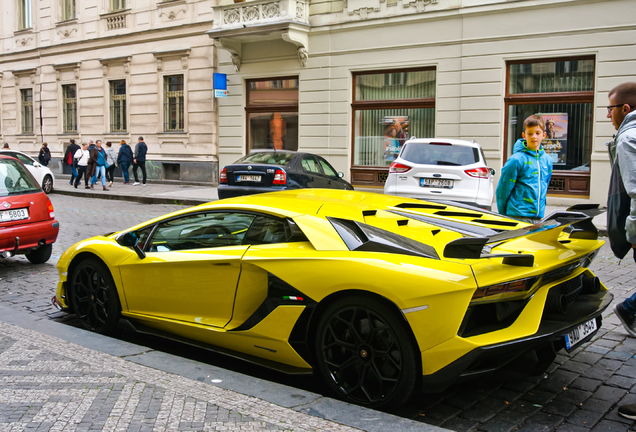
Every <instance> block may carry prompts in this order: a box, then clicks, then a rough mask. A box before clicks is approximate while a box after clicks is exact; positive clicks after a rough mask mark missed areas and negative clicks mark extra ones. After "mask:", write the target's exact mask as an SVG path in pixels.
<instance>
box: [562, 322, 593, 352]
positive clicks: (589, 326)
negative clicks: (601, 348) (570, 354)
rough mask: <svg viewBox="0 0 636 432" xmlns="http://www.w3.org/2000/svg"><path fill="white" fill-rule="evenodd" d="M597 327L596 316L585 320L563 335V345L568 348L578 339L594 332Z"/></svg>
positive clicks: (576, 342) (574, 344)
mask: <svg viewBox="0 0 636 432" xmlns="http://www.w3.org/2000/svg"><path fill="white" fill-rule="evenodd" d="M597 329H598V327H597V326H596V318H593V319H591V320H589V321H588V322H585V323H583V324H581V325H579V326H578V327H576V328H574V329H573V330H572V331H571V332H570V333H568V334H566V335H565V347H566V348H567V349H568V350H570V349H572V348H573V347H575V346H576V344H578V343H579V342H580V341H582V340H583V339H585V338H586V337H588V336H589V335H591V334H592V333H594V332H595V331H596V330H597Z"/></svg>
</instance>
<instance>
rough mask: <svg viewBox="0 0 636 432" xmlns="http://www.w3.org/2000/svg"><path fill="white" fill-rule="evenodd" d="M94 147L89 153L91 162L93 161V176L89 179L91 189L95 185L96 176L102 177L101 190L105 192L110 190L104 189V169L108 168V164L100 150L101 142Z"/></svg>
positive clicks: (97, 142) (103, 152) (101, 149)
mask: <svg viewBox="0 0 636 432" xmlns="http://www.w3.org/2000/svg"><path fill="white" fill-rule="evenodd" d="M95 144H96V146H95V148H94V149H93V150H92V151H91V160H94V161H95V174H93V177H92V178H91V189H95V183H97V175H98V174H99V175H101V177H102V188H104V190H105V191H107V190H110V189H108V188H107V187H106V168H108V162H106V152H105V151H104V149H103V148H102V140H97V141H96V142H95Z"/></svg>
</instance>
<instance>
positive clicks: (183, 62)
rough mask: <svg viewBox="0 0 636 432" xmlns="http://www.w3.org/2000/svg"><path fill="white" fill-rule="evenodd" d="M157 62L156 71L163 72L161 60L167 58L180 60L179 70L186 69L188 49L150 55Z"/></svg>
mask: <svg viewBox="0 0 636 432" xmlns="http://www.w3.org/2000/svg"><path fill="white" fill-rule="evenodd" d="M152 54H153V55H154V56H155V59H156V60H157V71H161V70H163V60H164V59H167V58H172V59H175V58H179V59H180V60H181V68H182V69H187V68H188V57H189V56H190V49H189V48H188V49H183V50H176V51H164V52H154V53H152Z"/></svg>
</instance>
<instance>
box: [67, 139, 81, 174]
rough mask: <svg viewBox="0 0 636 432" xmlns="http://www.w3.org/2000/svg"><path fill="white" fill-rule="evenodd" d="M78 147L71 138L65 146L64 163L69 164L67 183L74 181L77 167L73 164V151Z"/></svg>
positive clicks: (75, 151)
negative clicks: (69, 173)
mask: <svg viewBox="0 0 636 432" xmlns="http://www.w3.org/2000/svg"><path fill="white" fill-rule="evenodd" d="M79 149H80V146H78V145H77V144H76V143H75V140H74V139H72V140H71V143H70V144H69V146H68V147H67V148H66V152H65V153H64V163H66V164H67V165H70V166H71V181H70V182H69V184H71V185H72V184H73V183H75V179H76V178H77V167H76V166H75V158H74V156H75V153H77V151H78V150H79Z"/></svg>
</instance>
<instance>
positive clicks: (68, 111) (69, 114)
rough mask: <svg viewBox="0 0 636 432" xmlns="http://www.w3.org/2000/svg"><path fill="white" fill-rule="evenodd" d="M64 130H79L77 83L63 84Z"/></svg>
mask: <svg viewBox="0 0 636 432" xmlns="http://www.w3.org/2000/svg"><path fill="white" fill-rule="evenodd" d="M62 100H63V104H62V118H63V121H64V125H63V128H64V132H77V92H76V86H75V84H68V85H63V86H62Z"/></svg>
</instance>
